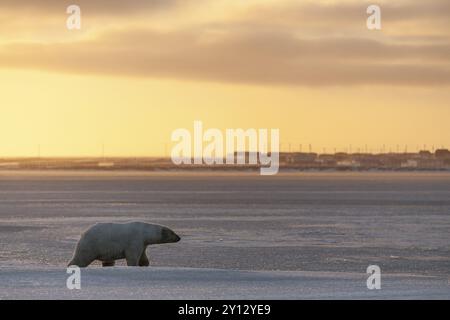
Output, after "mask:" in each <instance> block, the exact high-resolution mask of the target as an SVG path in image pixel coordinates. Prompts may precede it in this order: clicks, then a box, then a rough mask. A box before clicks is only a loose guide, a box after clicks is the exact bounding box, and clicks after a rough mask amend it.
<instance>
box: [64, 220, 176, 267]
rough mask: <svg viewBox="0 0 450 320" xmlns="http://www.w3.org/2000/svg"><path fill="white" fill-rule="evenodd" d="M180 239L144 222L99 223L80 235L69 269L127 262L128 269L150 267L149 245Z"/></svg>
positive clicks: (167, 231) (108, 265)
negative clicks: (93, 263) (119, 261)
mask: <svg viewBox="0 0 450 320" xmlns="http://www.w3.org/2000/svg"><path fill="white" fill-rule="evenodd" d="M178 241H180V237H179V236H178V235H177V234H176V233H175V232H173V231H172V230H170V229H169V228H167V227H164V226H160V225H156V224H148V223H144V222H131V223H98V224H96V225H94V226H92V227H90V228H89V229H88V230H87V231H86V232H84V233H83V234H82V235H81V239H80V241H78V244H77V247H76V249H75V253H74V255H73V258H72V260H71V261H70V262H69V264H68V265H69V266H78V267H80V268H85V267H87V266H88V265H90V264H91V263H92V262H93V261H94V260H100V261H101V262H102V265H103V266H104V267H110V266H114V264H115V260H119V259H126V260H127V265H128V266H141V267H143V266H148V265H149V261H148V258H147V255H146V254H145V250H146V249H147V246H148V245H152V244H160V243H173V242H178Z"/></svg>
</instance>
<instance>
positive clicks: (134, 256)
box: [125, 247, 143, 267]
mask: <svg viewBox="0 0 450 320" xmlns="http://www.w3.org/2000/svg"><path fill="white" fill-rule="evenodd" d="M142 251H143V248H142V247H140V248H136V247H134V248H129V249H127V250H126V251H125V259H126V260H127V266H129V267H138V266H139V260H140V259H141V254H142Z"/></svg>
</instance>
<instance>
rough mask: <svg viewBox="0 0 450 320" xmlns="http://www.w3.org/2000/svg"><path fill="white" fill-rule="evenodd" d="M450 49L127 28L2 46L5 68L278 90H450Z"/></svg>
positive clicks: (277, 34) (282, 35)
mask: <svg viewBox="0 0 450 320" xmlns="http://www.w3.org/2000/svg"><path fill="white" fill-rule="evenodd" d="M449 60H450V46H449V45H448V44H445V45H442V44H440V45H410V44H403V45H399V44H386V43H382V42H379V41H375V40H369V39H359V38H338V37H331V38H320V39H301V38H298V37H296V36H294V35H292V34H290V33H285V32H273V33H267V32H256V31H253V32H245V33H240V34H235V33H234V32H230V33H225V34H221V33H219V34H215V33H214V32H212V33H211V34H210V33H208V32H202V31H201V30H196V29H194V30H189V31H176V32H165V33H162V32H156V31H152V30H142V29H140V30H127V31H116V32H109V33H106V34H103V35H102V36H100V37H99V38H97V39H95V40H89V41H79V42H74V43H53V44H37V43H35V44H30V43H22V44H9V45H4V46H2V47H0V66H1V67H14V68H32V69H44V70H53V71H58V72H73V73H98V74H115V75H127V76H137V77H171V78H181V79H193V80H207V81H220V82H232V83H252V84H278V85H306V86H323V85H365V84H382V85H386V84H389V85H424V86H426V85H448V84H450V68H449Z"/></svg>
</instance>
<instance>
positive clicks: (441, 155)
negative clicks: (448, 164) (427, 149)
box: [434, 149, 450, 159]
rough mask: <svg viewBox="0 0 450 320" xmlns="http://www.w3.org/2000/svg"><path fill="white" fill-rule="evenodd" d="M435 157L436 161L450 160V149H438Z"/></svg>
mask: <svg viewBox="0 0 450 320" xmlns="http://www.w3.org/2000/svg"><path fill="white" fill-rule="evenodd" d="M434 156H435V157H436V159H450V151H449V150H448V149H438V150H436V152H435V153H434Z"/></svg>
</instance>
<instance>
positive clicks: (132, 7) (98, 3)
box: [0, 0, 183, 15]
mask: <svg viewBox="0 0 450 320" xmlns="http://www.w3.org/2000/svg"><path fill="white" fill-rule="evenodd" d="M182 3H183V0H76V1H73V0H40V1H35V0H20V1H16V0H2V1H0V8H1V9H3V10H5V9H6V10H17V11H19V12H18V13H20V11H21V10H22V11H34V12H36V13H42V12H44V13H46V14H51V13H58V14H59V13H61V12H62V13H64V12H65V9H66V8H67V7H68V6H69V5H73V4H76V5H78V6H80V8H81V9H82V12H86V13H90V14H93V15H104V14H112V13H113V14H130V13H135V12H140V11H142V10H155V9H167V8H172V7H174V6H177V5H180V4H182Z"/></svg>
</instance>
